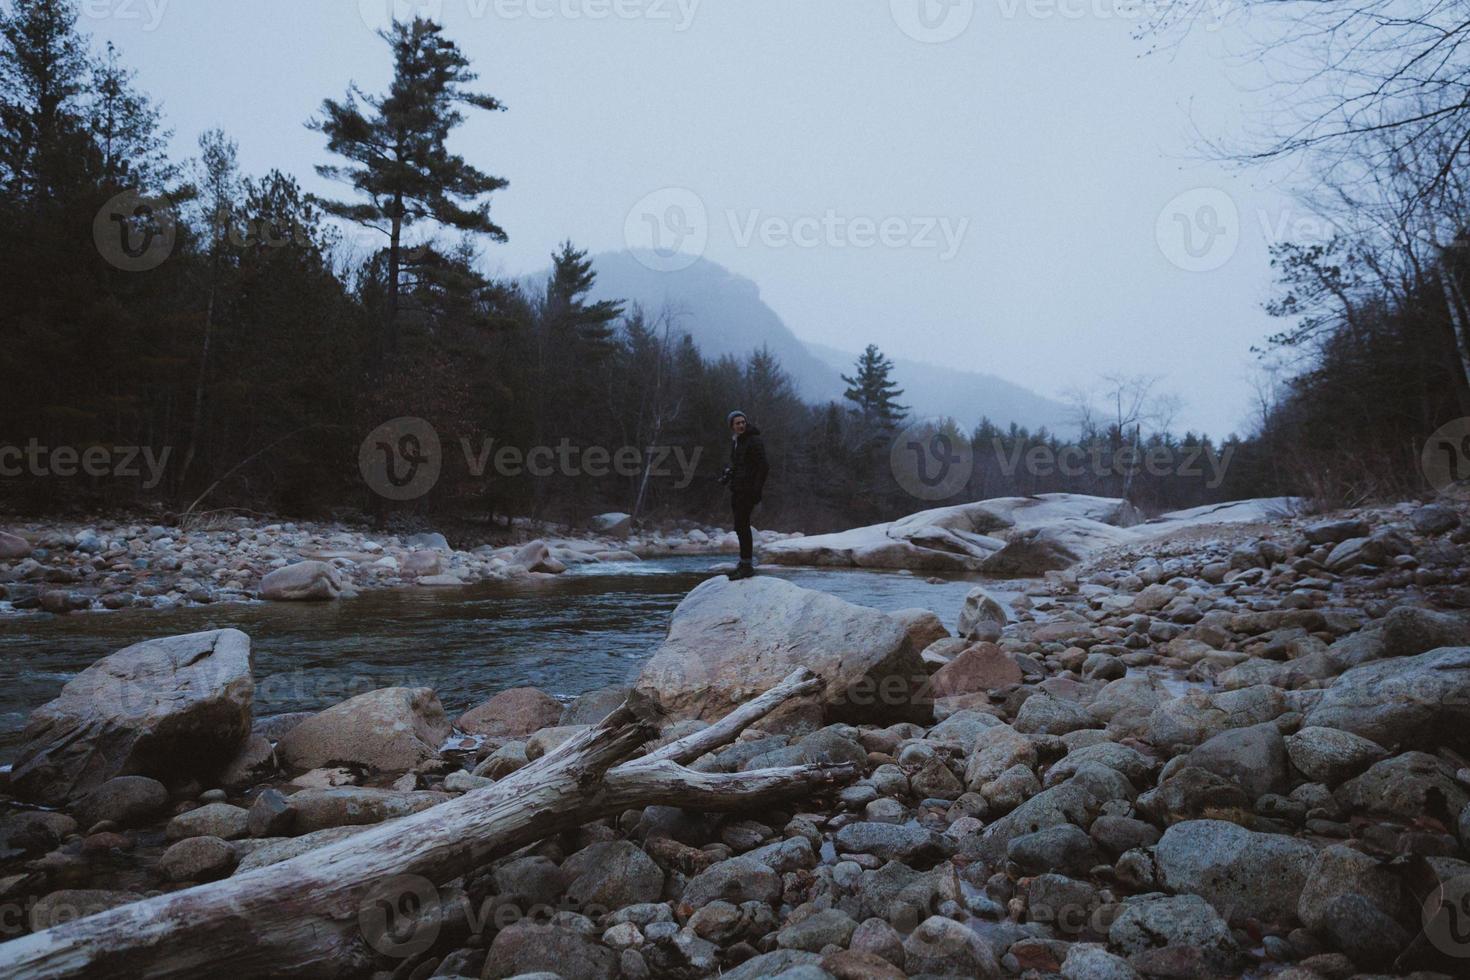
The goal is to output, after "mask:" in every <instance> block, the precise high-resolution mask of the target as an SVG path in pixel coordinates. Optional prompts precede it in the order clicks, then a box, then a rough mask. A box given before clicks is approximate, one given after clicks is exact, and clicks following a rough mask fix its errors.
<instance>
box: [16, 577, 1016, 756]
mask: <svg viewBox="0 0 1470 980" xmlns="http://www.w3.org/2000/svg"><path fill="white" fill-rule="evenodd" d="M721 560H722V559H719V558H716V557H689V558H671V559H660V560H657V561H647V562H626V563H624V562H618V563H608V564H600V565H583V566H578V567H575V568H574V569H573V570H571V571H569V572H567V573H566V574H564V575H561V576H558V577H557V578H556V579H554V580H547V581H545V582H543V583H540V584H537V585H533V586H526V585H524V584H523V585H517V586H514V587H511V586H507V585H505V584H502V583H487V584H483V585H476V586H471V587H468V588H463V589H411V590H402V591H394V592H372V593H368V594H366V595H364V596H362V597H360V598H357V599H352V600H348V601H345V602H337V603H321V604H317V603H255V604H248V605H239V604H236V605H221V606H213V607H211V606H197V607H190V608H181V609H175V610H171V611H166V612H164V611H152V610H131V611H122V612H112V613H91V614H82V615H73V616H68V617H62V618H53V617H50V616H27V617H15V618H11V617H7V618H5V619H0V762H8V761H10V759H11V758H12V756H13V754H14V748H15V744H16V740H17V736H18V733H19V730H20V728H21V727H22V726H23V725H24V724H25V718H26V715H27V714H28V713H29V711H30V710H31V709H32V708H34V707H36V706H37V705H39V704H42V703H44V702H46V701H48V700H50V699H51V698H53V697H55V696H56V694H57V692H59V691H60V690H61V686H62V685H63V684H64V683H66V681H67V680H68V679H69V678H71V677H72V676H74V675H75V674H76V673H77V672H78V671H80V670H82V669H83V668H85V667H87V666H88V665H90V664H91V663H92V662H93V661H95V660H96V659H98V658H99V657H102V656H105V655H106V654H108V653H111V652H113V651H114V650H118V649H121V648H122V647H125V646H127V645H128V644H130V643H136V642H138V641H139V640H144V639H147V638H149V637H155V636H170V635H174V634H179V633H192V632H195V631H198V630H208V629H219V628H222V627H227V626H228V627H235V628H236V629H241V630H244V631H245V632H246V633H248V634H249V635H250V638H251V641H252V645H253V648H254V651H255V678H256V695H255V700H256V706H255V714H256V717H264V716H266V715H271V714H278V713H280V712H283V711H301V710H308V709H320V708H324V707H326V706H328V705H331V704H335V703H336V702H338V701H341V700H343V699H344V698H347V697H350V696H351V695H353V694H359V693H361V692H363V691H368V690H372V689H374V688H379V687H389V686H410V687H432V688H434V689H435V690H437V691H438V692H439V697H440V699H441V700H442V701H443V702H444V706H445V708H446V709H447V710H448V711H449V713H450V716H451V717H454V716H456V715H458V714H459V713H460V712H462V711H464V710H465V709H466V708H469V707H471V706H472V705H474V704H478V703H479V702H481V701H483V700H484V699H485V698H487V697H489V696H490V695H492V694H494V693H495V692H497V691H500V690H503V689H505V688H508V687H521V686H525V685H531V686H535V687H539V688H541V689H542V690H544V691H547V692H548V693H550V694H554V695H557V696H559V697H572V696H575V695H577V694H581V693H583V692H586V691H590V690H594V689H596V688H599V687H605V686H607V685H610V684H618V683H626V682H628V681H630V680H631V678H632V677H633V676H636V674H637V671H638V666H639V664H640V663H641V662H642V661H643V660H644V659H646V658H647V657H648V656H649V655H650V654H652V652H653V650H654V649H655V648H656V647H657V646H658V644H659V643H660V642H661V641H662V639H663V636H664V633H665V631H666V630H667V628H668V619H669V613H670V612H672V611H673V608H674V607H675V606H676V605H678V603H679V600H680V599H682V598H683V597H684V595H685V594H686V593H688V592H689V590H690V589H692V588H694V587H695V586H696V585H698V584H699V583H700V582H701V581H703V580H704V579H705V578H708V577H709V575H710V574H711V573H710V571H709V569H710V567H711V566H712V565H714V564H716V563H717V562H719V561H721ZM763 572H769V573H770V574H776V575H779V576H780V577H781V578H785V579H788V580H790V581H792V582H794V583H796V584H797V585H801V586H805V587H807V588H815V589H822V590H824V591H826V592H830V593H832V594H833V595H837V596H840V597H841V598H843V599H846V600H848V601H849V602H855V603H860V604H862V605H868V606H874V607H876V608H879V609H884V610H895V609H903V608H907V607H913V606H923V607H926V608H929V609H932V610H934V611H935V612H936V613H938V614H939V616H940V618H942V619H943V620H944V622H945V623H946V624H947V625H949V626H950V627H951V628H953V627H954V623H955V620H956V618H957V617H958V615H959V610H960V605H961V603H962V602H963V600H964V597H965V593H966V592H968V591H969V589H970V588H971V587H972V586H973V585H974V584H975V583H974V582H973V581H967V580H964V579H953V580H946V581H945V582H944V583H943V584H937V585H930V584H928V583H927V582H926V581H925V579H924V577H923V576H922V575H907V574H900V573H895V572H875V571H860V570H850V569H842V570H837V569H797V568H782V569H774V570H763ZM986 587H987V589H989V590H991V591H992V592H993V593H994V594H996V595H997V596H998V597H1000V598H1001V599H1002V600H1003V601H1004V600H1005V599H1006V598H1007V597H1008V596H1009V594H1010V593H1008V591H1007V589H1006V583H997V582H994V581H993V580H991V581H990V582H989V583H988V584H987V586H986Z"/></svg>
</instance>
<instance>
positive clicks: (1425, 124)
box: [1140, 0, 1470, 196]
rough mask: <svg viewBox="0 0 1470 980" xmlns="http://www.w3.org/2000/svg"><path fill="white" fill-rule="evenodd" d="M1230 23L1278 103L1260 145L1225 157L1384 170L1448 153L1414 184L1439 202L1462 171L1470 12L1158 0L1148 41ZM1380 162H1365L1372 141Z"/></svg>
mask: <svg viewBox="0 0 1470 980" xmlns="http://www.w3.org/2000/svg"><path fill="white" fill-rule="evenodd" d="M1222 21H1229V22H1230V23H1231V26H1233V27H1235V28H1238V29H1239V31H1238V33H1240V34H1241V35H1243V36H1245V37H1246V38H1247V41H1246V45H1247V50H1246V52H1245V54H1246V58H1247V59H1249V60H1251V61H1253V62H1255V63H1256V64H1257V66H1258V67H1259V69H1260V70H1261V71H1263V72H1265V75H1266V78H1267V79H1268V82H1267V85H1268V86H1270V87H1272V88H1273V89H1274V90H1276V91H1277V92H1279V94H1280V96H1282V97H1281V98H1279V99H1273V100H1272V112H1273V118H1271V119H1270V120H1266V121H1265V126H1264V129H1263V131H1262V132H1261V133H1260V136H1261V139H1260V140H1259V141H1258V142H1256V143H1255V145H1252V146H1247V147H1245V148H1242V149H1238V150H1234V151H1231V152H1230V153H1229V154H1228V155H1229V156H1231V157H1234V158H1237V159H1244V160H1267V159H1273V158H1280V157H1284V156H1288V155H1293V154H1297V153H1300V152H1302V151H1310V152H1312V153H1315V154H1318V155H1320V156H1321V157H1322V158H1323V163H1324V166H1322V167H1321V168H1320V169H1322V170H1323V171H1326V170H1330V169H1332V168H1333V167H1334V166H1335V165H1337V164H1339V163H1341V162H1352V161H1356V162H1358V163H1361V164H1365V165H1366V169H1363V170H1360V171H1359V173H1371V172H1372V171H1373V170H1376V169H1379V168H1380V167H1384V166H1388V165H1389V164H1390V163H1391V162H1392V160H1393V159H1394V158H1396V157H1401V156H1403V155H1405V154H1407V153H1410V152H1411V151H1412V150H1413V148H1414V147H1416V146H1419V145H1423V144H1428V143H1434V144H1438V145H1440V146H1442V147H1444V148H1446V149H1447V150H1448V152H1447V153H1444V154H1442V155H1441V157H1440V159H1439V165H1438V166H1436V167H1434V168H1432V169H1428V170H1425V171H1422V172H1419V173H1418V175H1417V176H1418V178H1419V185H1418V188H1417V192H1416V193H1417V194H1418V195H1421V196H1428V195H1431V194H1433V193H1434V192H1435V191H1436V190H1437V189H1438V188H1439V187H1440V186H1441V185H1442V184H1443V183H1444V182H1445V181H1447V180H1449V179H1450V178H1451V175H1452V174H1453V173H1454V172H1455V171H1456V169H1457V168H1462V167H1463V164H1464V154H1465V152H1466V146H1467V141H1470V47H1467V46H1466V45H1467V42H1470V3H1467V2H1466V0H1230V2H1226V0H1160V3H1159V4H1157V11H1156V13H1155V15H1154V16H1153V17H1151V18H1150V19H1149V20H1148V21H1147V23H1146V24H1145V26H1144V28H1143V30H1142V31H1141V32H1140V35H1141V36H1142V37H1144V38H1145V39H1148V40H1151V41H1153V42H1155V43H1157V44H1161V45H1170V44H1173V43H1177V42H1178V41H1179V40H1180V39H1182V38H1183V36H1184V35H1185V34H1186V33H1187V32H1189V31H1190V30H1191V29H1197V28H1199V27H1200V26H1201V25H1202V24H1204V25H1208V26H1209V27H1212V28H1213V27H1218V26H1219V24H1220V23H1221V22H1222ZM1370 137H1371V138H1372V141H1371V145H1372V147H1373V152H1372V154H1370V155H1369V156H1367V157H1366V158H1364V157H1363V156H1362V154H1361V152H1360V151H1361V148H1362V146H1363V145H1364V141H1365V138H1370Z"/></svg>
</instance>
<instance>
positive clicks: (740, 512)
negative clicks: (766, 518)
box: [730, 497, 755, 562]
mask: <svg viewBox="0 0 1470 980" xmlns="http://www.w3.org/2000/svg"><path fill="white" fill-rule="evenodd" d="M730 510H731V512H732V513H733V514H734V515H735V537H737V538H739V539H740V560H741V561H745V562H748V561H751V560H752V558H753V557H754V555H755V544H754V541H753V540H752V539H751V535H750V512H751V511H753V510H755V501H753V500H747V499H746V498H744V497H731V498H730Z"/></svg>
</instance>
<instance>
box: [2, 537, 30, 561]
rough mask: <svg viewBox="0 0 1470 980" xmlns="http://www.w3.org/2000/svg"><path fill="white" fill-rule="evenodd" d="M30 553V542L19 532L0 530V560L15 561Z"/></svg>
mask: <svg viewBox="0 0 1470 980" xmlns="http://www.w3.org/2000/svg"><path fill="white" fill-rule="evenodd" d="M30 553H31V543H30V542H29V541H27V540H26V539H25V538H23V537H21V536H20V535H19V534H11V533H10V532H9V531H0V561H15V560H17V559H20V558H24V557H26V556H27V555H29V554H30Z"/></svg>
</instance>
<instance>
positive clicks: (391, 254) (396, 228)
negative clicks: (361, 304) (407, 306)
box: [383, 199, 403, 356]
mask: <svg viewBox="0 0 1470 980" xmlns="http://www.w3.org/2000/svg"><path fill="white" fill-rule="evenodd" d="M402 253H403V203H402V201H401V200H398V199H395V200H394V201H393V230H392V233H391V234H390V235H389V238H388V322H387V323H386V324H385V325H384V326H385V336H384V344H383V346H384V350H385V353H386V354H388V355H390V356H391V355H393V354H396V353H397V352H398V276H399V275H400V274H401V272H402V269H403V254H402Z"/></svg>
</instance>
